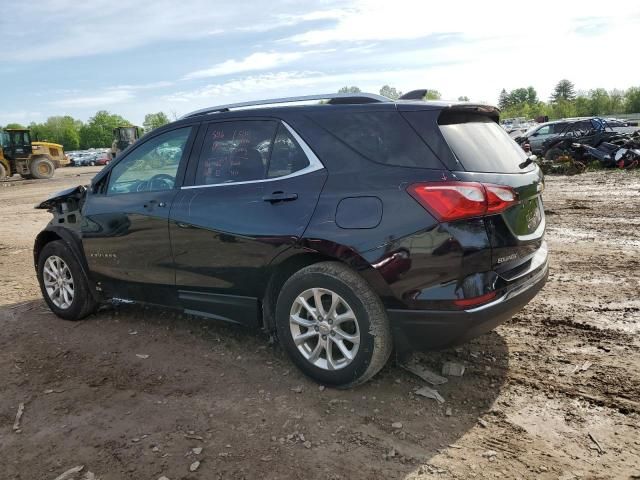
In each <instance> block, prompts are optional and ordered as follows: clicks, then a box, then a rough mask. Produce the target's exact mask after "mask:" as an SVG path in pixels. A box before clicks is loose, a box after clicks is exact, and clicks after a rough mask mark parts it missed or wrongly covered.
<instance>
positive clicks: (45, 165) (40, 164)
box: [29, 158, 56, 180]
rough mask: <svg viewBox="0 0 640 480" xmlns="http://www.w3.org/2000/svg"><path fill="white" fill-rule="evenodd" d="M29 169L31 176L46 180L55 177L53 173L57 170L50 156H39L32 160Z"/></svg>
mask: <svg viewBox="0 0 640 480" xmlns="http://www.w3.org/2000/svg"><path fill="white" fill-rule="evenodd" d="M29 171H30V172H31V176H32V177H33V178H37V179H39V180H45V179H47V178H51V177H53V174H54V172H55V171H56V167H55V165H54V164H53V162H52V161H51V160H49V159H48V158H37V159H35V160H34V161H32V162H31V165H30V166H29Z"/></svg>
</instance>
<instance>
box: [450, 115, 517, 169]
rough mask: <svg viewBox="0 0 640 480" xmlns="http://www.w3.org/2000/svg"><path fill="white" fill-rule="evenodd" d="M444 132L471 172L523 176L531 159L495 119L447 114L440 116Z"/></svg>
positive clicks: (457, 154) (461, 161)
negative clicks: (527, 160) (524, 165)
mask: <svg viewBox="0 0 640 480" xmlns="http://www.w3.org/2000/svg"><path fill="white" fill-rule="evenodd" d="M439 122H440V131H441V132H442V135H443V136H444V138H445V140H446V141H447V144H449V146H450V147H451V149H452V150H453V152H454V153H455V155H456V157H457V158H458V160H459V161H460V163H462V165H463V166H464V168H465V169H466V170H467V171H472V172H489V173H519V172H522V171H523V170H522V169H521V168H520V167H519V165H520V163H522V162H523V161H524V160H526V158H527V154H526V153H524V150H522V148H520V146H519V145H518V144H517V143H516V142H514V141H513V140H512V139H511V138H510V137H509V135H508V134H507V132H505V131H504V129H503V128H501V127H500V126H499V125H498V124H497V123H496V122H494V121H493V120H492V119H491V118H489V117H486V116H484V115H478V114H473V113H457V112H451V113H445V114H442V115H441V117H440V120H439Z"/></svg>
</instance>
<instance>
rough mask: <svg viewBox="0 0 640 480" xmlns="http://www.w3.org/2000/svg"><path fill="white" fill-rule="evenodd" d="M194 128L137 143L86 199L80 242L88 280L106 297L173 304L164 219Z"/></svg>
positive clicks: (171, 260)
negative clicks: (83, 252)
mask: <svg viewBox="0 0 640 480" xmlns="http://www.w3.org/2000/svg"><path fill="white" fill-rule="evenodd" d="M194 128H195V127H183V128H178V129H175V130H170V131H168V132H164V133H161V134H159V135H157V136H155V137H151V138H150V139H148V140H146V141H144V142H142V143H140V144H139V145H138V146H137V147H136V148H135V149H134V150H132V151H130V152H129V153H128V154H127V155H126V156H124V157H122V158H119V159H118V161H117V163H115V164H114V165H113V168H111V169H110V171H109V173H108V175H106V176H104V177H102V178H101V179H100V180H98V182H97V184H96V185H94V187H93V189H92V193H90V194H89V195H88V196H87V199H86V202H85V205H84V207H83V212H82V213H83V223H82V243H83V246H84V251H85V254H86V257H87V262H88V264H89V269H90V270H91V272H92V275H94V277H95V280H96V281H97V282H99V285H100V286H101V287H102V289H103V290H104V291H105V292H107V294H108V295H109V296H113V297H119V298H123V299H131V300H137V301H143V302H150V303H158V304H169V305H171V304H174V303H175V300H174V299H175V294H174V292H175V272H174V268H173V259H172V255H171V245H170V242H169V224H168V217H169V211H170V209H171V205H172V203H173V201H174V198H175V196H176V194H177V192H178V190H177V188H178V184H179V178H180V172H181V171H182V170H183V169H184V162H185V161H186V158H187V155H188V151H189V146H190V144H191V143H192V139H193V137H194V135H193V133H194V132H193V129H194ZM181 166H182V168H181Z"/></svg>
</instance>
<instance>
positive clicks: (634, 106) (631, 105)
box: [624, 87, 640, 113]
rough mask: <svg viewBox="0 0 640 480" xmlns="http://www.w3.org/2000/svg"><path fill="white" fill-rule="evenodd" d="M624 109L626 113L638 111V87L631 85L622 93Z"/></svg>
mask: <svg viewBox="0 0 640 480" xmlns="http://www.w3.org/2000/svg"><path fill="white" fill-rule="evenodd" d="M624 98H625V102H624V104H625V111H626V112H627V113H638V112H640V87H631V88H630V89H629V90H627V91H626V93H625V94H624Z"/></svg>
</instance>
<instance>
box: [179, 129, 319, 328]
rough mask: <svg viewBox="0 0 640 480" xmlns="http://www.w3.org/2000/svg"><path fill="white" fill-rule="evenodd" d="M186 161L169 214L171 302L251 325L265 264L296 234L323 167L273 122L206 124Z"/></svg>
mask: <svg viewBox="0 0 640 480" xmlns="http://www.w3.org/2000/svg"><path fill="white" fill-rule="evenodd" d="M194 160H197V165H196V166H194V168H193V171H192V176H191V181H190V185H186V186H183V187H182V189H181V190H180V192H179V193H178V196H177V197H176V200H175V201H174V205H173V208H172V210H171V218H170V234H171V242H172V248H173V253H174V260H175V265H176V286H177V290H178V297H179V302H180V304H181V305H182V306H183V307H184V308H186V309H187V310H191V311H194V312H198V313H199V314H206V315H208V316H211V317H213V318H218V319H222V320H229V321H233V322H238V323H243V324H247V325H252V326H255V325H256V324H257V322H258V318H259V309H258V308H259V299H260V298H261V296H262V294H263V293H264V290H265V287H266V280H267V271H268V266H269V263H270V262H271V260H272V259H273V258H274V257H275V256H276V255H277V254H278V253H280V252H282V251H283V250H285V249H287V248H289V247H291V246H292V245H294V244H295V243H296V241H297V240H298V239H299V237H300V236H301V235H302V233H303V232H304V230H305V228H306V227H307V225H308V223H309V221H310V219H311V215H312V213H313V210H314V208H315V206H316V203H317V201H318V197H319V195H320V191H321V190H322V186H323V185H324V181H325V179H326V171H325V170H324V168H323V167H322V164H321V163H320V162H319V160H318V159H317V158H316V157H315V155H314V154H313V152H311V150H309V149H308V147H306V145H305V144H304V142H303V141H302V139H301V138H299V137H298V136H297V133H295V132H294V131H293V130H292V129H291V128H290V127H289V126H287V125H286V124H285V123H281V122H277V121H274V120H244V121H228V122H217V123H212V124H210V125H209V126H208V128H207V130H206V134H205V137H204V140H203V143H202V148H201V152H200V155H199V158H195V159H194ZM189 170H190V171H191V170H192V165H189Z"/></svg>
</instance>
